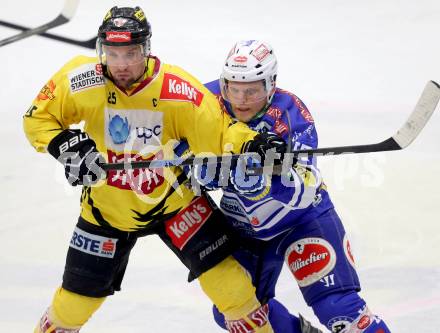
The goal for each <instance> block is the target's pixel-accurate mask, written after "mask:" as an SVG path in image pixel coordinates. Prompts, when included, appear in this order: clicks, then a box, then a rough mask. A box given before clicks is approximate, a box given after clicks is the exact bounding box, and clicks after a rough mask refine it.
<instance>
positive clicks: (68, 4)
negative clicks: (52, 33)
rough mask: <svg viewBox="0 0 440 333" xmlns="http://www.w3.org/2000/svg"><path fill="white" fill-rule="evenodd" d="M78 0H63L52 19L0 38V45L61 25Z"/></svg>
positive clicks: (68, 19)
mask: <svg viewBox="0 0 440 333" xmlns="http://www.w3.org/2000/svg"><path fill="white" fill-rule="evenodd" d="M78 3H79V0H65V2H64V7H63V9H62V10H61V13H60V14H59V15H58V16H57V17H56V18H55V19H53V20H52V21H50V22H48V23H45V24H43V25H41V26H39V27H36V28H31V29H29V30H26V31H23V32H21V33H19V34H17V35H14V36H11V37H8V38H5V39H2V40H0V46H5V45H8V44H11V43H14V42H16V41H19V40H22V39H24V38H26V37H29V36H33V35H38V34H40V33H43V32H45V31H47V30H49V29H52V28H55V27H58V26H60V25H63V24H64V23H67V22H69V21H70V19H71V18H72V17H73V15H74V14H75V12H76V9H77V7H78Z"/></svg>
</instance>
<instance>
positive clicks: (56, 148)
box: [47, 129, 106, 186]
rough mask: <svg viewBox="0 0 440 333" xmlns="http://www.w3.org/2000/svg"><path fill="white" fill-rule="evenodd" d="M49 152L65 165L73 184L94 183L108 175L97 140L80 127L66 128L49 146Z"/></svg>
mask: <svg viewBox="0 0 440 333" xmlns="http://www.w3.org/2000/svg"><path fill="white" fill-rule="evenodd" d="M47 150H48V152H49V153H50V154H51V155H52V156H53V157H55V158H56V159H57V160H58V161H59V162H60V163H61V164H63V165H64V169H65V171H64V174H65V175H66V178H67V180H68V182H69V183H70V184H71V185H72V186H77V185H93V184H95V183H97V182H98V181H100V180H101V179H104V178H105V177H106V172H105V171H104V170H103V169H102V168H101V165H102V164H104V163H105V159H104V156H102V155H101V154H100V153H99V152H98V150H97V149H96V144H95V142H94V141H93V140H92V139H91V138H90V137H89V136H88V135H87V133H84V132H81V130H79V129H66V130H64V131H62V132H61V133H60V134H58V135H57V136H56V137H55V138H53V139H52V141H51V142H50V143H49V145H48V147H47Z"/></svg>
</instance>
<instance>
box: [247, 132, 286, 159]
mask: <svg viewBox="0 0 440 333" xmlns="http://www.w3.org/2000/svg"><path fill="white" fill-rule="evenodd" d="M269 150H270V152H272V153H278V154H277V155H278V156H275V155H273V156H275V157H274V159H280V160H282V159H283V156H284V153H286V150H287V144H286V142H285V141H284V140H283V138H281V137H279V136H278V135H276V134H275V133H271V132H265V133H259V134H257V135H256V136H255V137H254V138H253V139H252V140H251V141H248V142H246V143H245V144H244V145H243V147H242V148H241V152H242V153H258V154H259V155H260V156H261V158H262V160H263V161H265V158H266V154H267V153H268V151H269Z"/></svg>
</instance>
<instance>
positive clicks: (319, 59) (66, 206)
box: [0, 0, 440, 333]
mask: <svg viewBox="0 0 440 333" xmlns="http://www.w3.org/2000/svg"><path fill="white" fill-rule="evenodd" d="M62 3H63V0H57V1H48V0H39V1H30V0H15V1H2V2H1V4H0V20H6V21H11V22H13V23H17V24H22V25H26V26H37V25H40V24H42V23H45V22H46V21H48V20H50V19H52V18H54V17H55V16H56V15H57V13H58V12H59V10H60V8H61V7H62ZM113 4H118V5H127V4H128V5H135V4H139V5H140V6H141V7H143V8H144V10H145V11H146V13H147V17H148V19H149V20H150V22H151V24H152V28H153V38H152V47H153V53H154V54H156V55H158V56H159V57H160V58H161V60H162V61H164V62H167V63H174V64H178V65H180V66H181V67H183V68H185V69H187V70H188V71H190V72H192V73H193V74H194V75H195V76H196V77H198V78H199V79H200V80H201V81H203V82H206V81H209V80H212V79H215V78H217V77H218V75H219V72H220V69H221V65H222V62H223V60H224V57H225V56H226V54H227V51H228V50H229V48H230V47H231V46H232V45H233V43H234V42H235V40H237V39H266V40H268V41H269V42H270V43H271V44H272V45H273V47H274V48H275V50H276V52H277V56H278V59H279V64H280V66H279V75H278V85H279V86H280V87H283V88H285V89H288V90H291V91H293V92H294V93H296V94H297V95H298V96H300V97H301V98H302V99H303V100H304V102H305V103H306V105H308V107H309V109H310V111H311V112H312V114H313V115H314V118H315V121H316V123H317V127H318V130H319V133H320V146H321V147H325V146H334V145H351V144H362V143H374V142H378V141H380V140H382V139H385V138H387V137H389V136H390V135H392V134H393V133H394V131H395V130H396V129H397V128H399V126H400V125H401V124H402V123H403V121H404V120H405V119H406V117H407V116H408V115H409V114H410V113H411V111H412V110H413V107H414V105H415V103H416V101H417V99H418V97H419V95H420V93H421V92H422V90H423V87H424V86H425V83H426V82H427V81H428V80H437V81H438V80H440V39H439V31H440V1H438V0H419V1H414V0H370V1H359V0H351V1H349V0H310V1H299V0H279V1H277V0H274V1H256V0H254V1H251V0H241V1H237V0H223V1H217V2H214V1H202V0H197V1H191V0H188V1H178V0H173V1H158V0H156V1H145V0H144V1H138V2H133V1H120V2H116V1H97V0H88V1H85V0H83V1H82V2H81V3H80V6H79V8H78V12H77V14H76V16H75V17H74V19H73V20H72V22H70V23H68V24H66V25H64V26H62V27H59V28H57V29H54V30H52V31H51V32H52V33H56V34H61V35H64V36H68V37H71V38H77V39H83V40H86V39H89V38H91V37H92V36H93V35H94V34H96V31H97V27H98V26H99V24H100V21H101V20H102V18H103V16H104V14H105V12H106V11H107V9H109V8H110V7H111V6H112V5H113ZM14 33H16V31H14V30H11V29H7V28H3V27H0V39H2V38H6V37H8V36H10V35H12V34H14ZM81 53H83V54H93V51H90V50H86V49H82V48H79V47H75V46H69V45H66V44H61V43H59V42H56V41H52V40H48V39H44V38H40V37H31V38H28V39H25V40H22V41H20V42H17V43H14V44H11V45H8V46H4V47H1V48H0V60H1V61H0V79H1V87H0V101H1V104H0V105H1V106H0V119H1V122H0V126H1V130H0V144H1V152H2V153H1V156H2V157H1V159H0V168H1V169H0V171H1V172H0V179H1V182H0V184H1V185H0V198H1V200H0V204H1V206H0V332H2V333H3V332H4V333H6V332H14V333H22V332H23V333H25V332H31V331H32V329H33V327H34V325H35V323H36V321H37V320H38V318H39V317H40V315H41V313H42V312H43V310H44V309H45V308H46V306H47V305H48V304H49V302H50V300H51V297H52V293H53V291H54V289H55V287H56V286H57V285H59V283H60V281H61V276H62V270H63V265H64V257H65V254H66V250H67V246H68V242H69V239H70V236H71V232H72V230H73V226H74V224H75V222H76V219H77V216H78V213H79V190H78V189H73V188H71V187H69V186H68V185H67V182H66V181H65V179H64V175H63V170H62V169H61V168H60V167H59V166H58V165H57V164H56V162H55V161H54V160H53V158H52V157H50V156H46V155H43V154H37V153H36V152H35V151H33V149H32V148H31V146H30V145H29V143H28V142H27V141H26V139H25V137H24V134H23V130H22V115H23V114H24V113H25V112H26V110H27V108H28V107H29V106H30V104H31V102H32V100H33V98H34V97H35V96H36V94H37V93H38V92H39V90H40V88H41V87H42V86H43V85H44V84H45V83H46V81H47V80H48V79H49V77H50V76H51V75H52V74H53V73H54V72H55V71H56V70H57V69H58V68H59V67H60V66H61V65H62V64H63V63H64V62H66V61H67V60H69V59H70V58H71V57H73V56H74V55H76V54H81ZM439 108H440V107H439ZM439 133H440V110H437V111H436V113H434V115H433V117H432V119H431V120H430V122H429V123H428V124H427V126H426V128H425V129H424V130H423V131H422V133H421V134H420V136H419V137H418V138H417V139H416V141H415V142H414V143H413V144H412V145H411V146H410V147H409V148H408V149H405V150H403V151H399V152H390V153H376V154H369V155H363V156H361V155H358V156H341V157H325V158H322V159H321V160H320V164H321V168H322V170H323V173H324V175H325V177H326V182H327V184H328V186H329V190H330V193H331V194H332V197H333V200H334V202H335V204H336V207H337V210H338V212H339V213H340V214H341V216H342V218H343V221H344V223H345V226H346V229H347V230H348V232H349V234H350V236H351V240H352V247H353V249H354V254H355V256H356V259H357V260H356V262H357V266H358V272H359V275H360V278H361V282H362V284H363V291H362V295H363V296H364V297H365V299H366V300H367V302H368V303H369V306H370V308H372V309H373V310H374V311H375V312H376V313H378V314H381V315H382V317H383V318H385V320H386V322H387V323H388V325H389V326H390V328H391V330H392V332H393V333H416V332H417V333H419V332H423V333H438V332H440V134H439ZM186 275H187V273H186V270H185V269H184V268H183V266H182V265H181V264H180V263H179V262H178V260H177V259H176V258H174V256H173V255H172V254H171V253H170V252H169V251H168V250H167V249H166V248H165V246H164V245H162V244H161V243H160V242H159V241H158V240H157V239H156V238H152V237H150V238H144V239H141V240H140V241H139V242H138V245H137V247H136V248H135V250H134V251H133V253H132V257H131V261H130V264H129V267H128V270H127V273H126V276H125V280H124V283H123V291H122V292H120V293H118V294H117V295H115V296H113V297H110V298H109V299H108V300H107V302H106V303H105V304H104V305H103V307H102V308H101V309H100V311H98V313H96V315H95V316H94V317H93V318H92V319H91V320H90V322H89V323H88V324H87V325H86V326H85V327H84V329H83V330H82V332H84V333H86V332H93V333H104V332H105V333H116V332H118V333H120V332H124V333H140V332H160V333H166V332H185V333H187V332H188V333H189V332H191V333H202V332H203V333H205V332H221V330H219V329H218V328H217V326H216V325H215V324H214V323H213V320H212V318H211V314H210V313H211V312H210V311H211V310H210V302H209V301H208V300H207V298H206V297H205V296H204V295H203V293H202V292H201V290H200V288H199V286H198V284H197V282H195V283H191V284H188V283H186ZM277 295H278V298H279V299H280V300H281V301H283V302H284V303H285V304H286V305H287V306H288V307H289V309H290V310H291V311H292V312H295V313H296V312H298V311H299V312H301V313H303V314H305V315H306V316H307V317H309V318H310V319H312V321H314V322H315V323H316V322H317V321H316V318H315V317H314V316H313V314H312V312H311V311H310V310H309V309H308V308H307V307H306V305H305V303H304V301H303V300H302V297H301V295H300V293H299V291H298V288H297V286H296V283H295V282H294V280H293V277H292V276H291V274H290V272H288V271H283V273H282V276H281V278H280V281H279V285H278V289H277Z"/></svg>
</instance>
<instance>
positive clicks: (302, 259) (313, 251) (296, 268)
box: [285, 238, 336, 287]
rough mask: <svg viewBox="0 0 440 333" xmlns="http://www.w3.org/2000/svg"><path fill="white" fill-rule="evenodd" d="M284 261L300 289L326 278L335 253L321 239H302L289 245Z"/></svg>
mask: <svg viewBox="0 0 440 333" xmlns="http://www.w3.org/2000/svg"><path fill="white" fill-rule="evenodd" d="M285 260H286V262H287V264H288V266H289V269H290V271H291V272H292V273H293V276H294V277H295V279H296V280H297V282H298V285H299V286H300V287H306V286H308V285H311V284H312V283H315V282H316V281H319V280H320V279H322V278H323V277H324V276H326V275H327V274H328V273H329V272H330V271H331V270H332V269H333V268H334V267H335V264H336V253H335V250H334V249H333V247H332V246H331V244H330V243H329V242H327V241H326V240H324V239H322V238H303V239H300V240H298V241H296V242H295V243H293V244H291V245H290V246H289V248H288V249H287V251H286V256H285Z"/></svg>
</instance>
